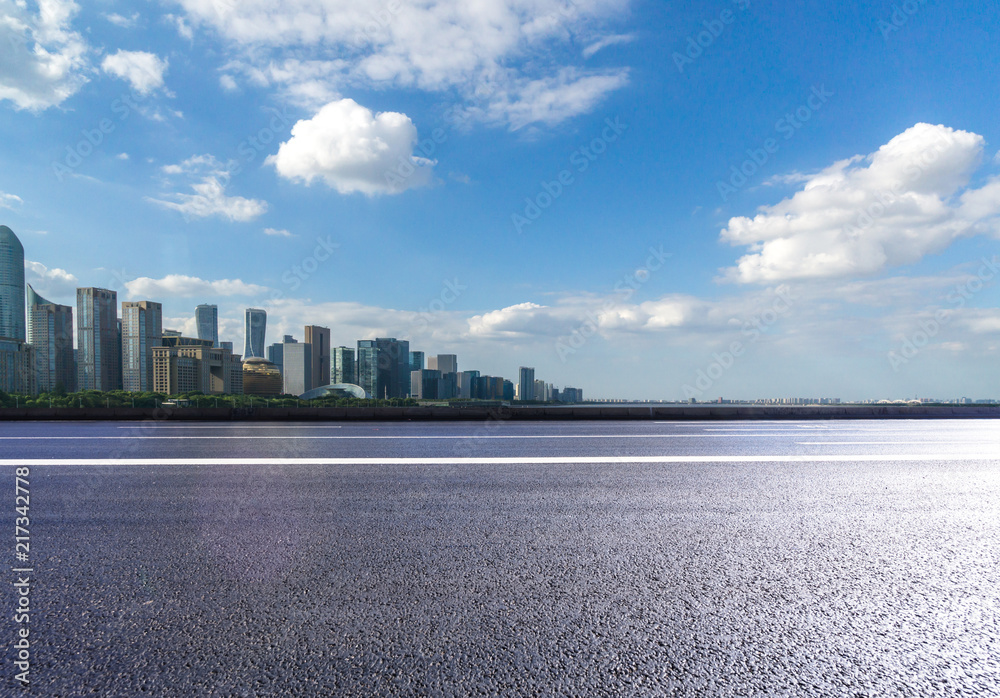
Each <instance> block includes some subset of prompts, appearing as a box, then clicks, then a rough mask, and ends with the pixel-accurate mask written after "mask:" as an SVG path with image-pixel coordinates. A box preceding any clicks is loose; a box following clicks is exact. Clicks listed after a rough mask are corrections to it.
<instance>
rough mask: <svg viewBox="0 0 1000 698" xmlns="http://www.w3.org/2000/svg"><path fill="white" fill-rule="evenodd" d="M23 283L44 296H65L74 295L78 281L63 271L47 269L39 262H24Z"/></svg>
mask: <svg viewBox="0 0 1000 698" xmlns="http://www.w3.org/2000/svg"><path fill="white" fill-rule="evenodd" d="M24 272H25V281H26V282H27V283H29V284H31V286H32V288H34V289H35V290H36V291H38V293H40V294H41V295H43V296H45V295H46V294H51V295H52V296H66V295H69V294H74V295H75V294H76V287H77V286H79V285H80V284H79V280H78V279H77V278H76V277H75V276H74V275H73V274H71V273H69V272H68V271H66V270H65V269H49V268H48V267H46V266H45V265H44V264H42V263H41V262H31V261H28V260H24Z"/></svg>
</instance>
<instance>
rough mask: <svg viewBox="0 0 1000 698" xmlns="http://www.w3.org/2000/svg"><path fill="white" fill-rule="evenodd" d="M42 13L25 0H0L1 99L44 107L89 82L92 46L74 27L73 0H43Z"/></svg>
mask: <svg viewBox="0 0 1000 698" xmlns="http://www.w3.org/2000/svg"><path fill="white" fill-rule="evenodd" d="M37 6H38V11H37V14H35V13H33V12H32V11H31V7H30V6H29V5H28V3H26V2H23V0H0V47H2V55H3V60H2V61H0V101H2V100H5V99H7V100H10V101H11V102H13V104H14V107H15V108H17V109H30V110H32V111H42V110H44V109H48V108H49V107H53V106H57V105H59V104H62V103H63V102H64V101H65V100H66V99H68V98H69V97H71V96H72V95H74V94H75V93H76V92H77V90H79V89H80V87H81V86H83V84H84V83H85V82H87V78H86V77H85V72H86V69H87V59H86V56H87V52H88V48H87V45H86V43H85V42H84V41H83V39H82V38H81V36H80V35H79V34H78V33H77V32H75V31H72V30H71V29H70V25H71V22H72V20H73V17H74V16H75V15H76V13H77V11H78V10H79V7H78V6H77V4H76V3H75V2H73V1H72V0H40V2H38V3H37Z"/></svg>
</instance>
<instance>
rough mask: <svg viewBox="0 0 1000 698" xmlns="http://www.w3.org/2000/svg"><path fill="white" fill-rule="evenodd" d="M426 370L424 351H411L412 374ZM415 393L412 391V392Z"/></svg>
mask: <svg viewBox="0 0 1000 698" xmlns="http://www.w3.org/2000/svg"><path fill="white" fill-rule="evenodd" d="M423 370H424V352H422V351H411V352H410V372H411V373H412V372H413V371H423ZM410 392H411V393H412V392H413V391H412V390H411V391H410Z"/></svg>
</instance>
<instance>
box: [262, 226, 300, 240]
mask: <svg viewBox="0 0 1000 698" xmlns="http://www.w3.org/2000/svg"><path fill="white" fill-rule="evenodd" d="M264 235H271V236H273V237H279V238H292V237H295V236H294V235H292V234H291V233H290V232H288V231H287V230H278V229H276V228H264Z"/></svg>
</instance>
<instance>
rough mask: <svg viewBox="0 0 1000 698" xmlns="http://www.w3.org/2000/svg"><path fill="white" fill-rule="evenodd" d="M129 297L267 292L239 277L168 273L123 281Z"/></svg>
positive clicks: (252, 294)
mask: <svg viewBox="0 0 1000 698" xmlns="http://www.w3.org/2000/svg"><path fill="white" fill-rule="evenodd" d="M125 288H126V290H127V291H128V297H129V298H140V297H141V298H149V299H156V298H191V297H194V296H201V297H208V296H256V295H262V294H265V293H267V292H268V290H269V289H268V288H267V287H266V286H258V285H256V284H248V283H246V282H244V281H240V280H239V279H222V280H219V281H206V280H205V279H199V278H198V277H196V276H185V275H183V274H169V275H167V276H165V277H163V278H162V279H151V278H149V277H146V276H143V277H140V278H138V279H133V280H132V281H126V282H125Z"/></svg>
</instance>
